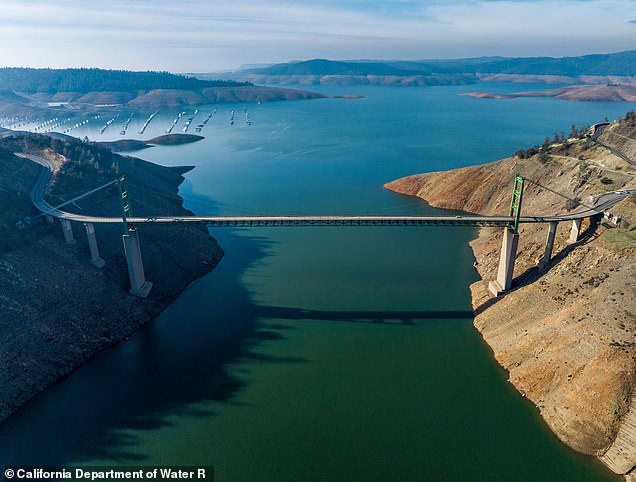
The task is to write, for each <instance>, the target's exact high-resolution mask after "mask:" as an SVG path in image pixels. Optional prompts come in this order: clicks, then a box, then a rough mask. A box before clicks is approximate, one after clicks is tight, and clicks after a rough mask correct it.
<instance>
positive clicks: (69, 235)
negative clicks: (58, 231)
mask: <svg viewBox="0 0 636 482" xmlns="http://www.w3.org/2000/svg"><path fill="white" fill-rule="evenodd" d="M60 222H61V223H62V232H63V233H64V240H65V241H66V242H67V243H68V244H75V238H74V237H73V227H72V225H71V222H70V221H69V220H68V219H60Z"/></svg>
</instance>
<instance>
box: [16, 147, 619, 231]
mask: <svg viewBox="0 0 636 482" xmlns="http://www.w3.org/2000/svg"><path fill="white" fill-rule="evenodd" d="M22 157H25V158H28V159H30V160H31V161H33V162H35V163H37V164H40V165H41V166H43V167H44V168H45V169H42V173H41V175H40V177H39V178H38V180H37V182H36V183H35V185H34V187H33V190H32V191H31V200H32V201H33V204H34V205H35V206H36V207H37V208H38V209H39V210H40V211H41V212H43V213H44V214H48V215H50V216H53V217H56V218H59V219H67V220H69V221H77V222H83V223H94V224H104V223H105V224H121V223H122V218H121V217H98V216H87V215H82V214H75V213H69V212H66V211H61V210H60V209H59V207H58V208H55V207H53V206H51V205H50V204H49V203H48V202H47V201H46V200H45V199H44V188H45V186H46V185H47V184H48V182H49V180H50V178H51V170H52V167H53V166H52V165H51V163H50V161H48V160H46V159H43V158H41V157H38V156H32V155H29V156H27V155H24V154H22ZM103 187H104V186H101V187H99V188H96V189H93V190H92V191H89V193H90V192H94V191H96V190H99V189H101V188H103ZM627 195H629V193H628V192H624V193H622V194H619V193H608V194H605V195H603V196H601V197H599V198H598V199H597V200H596V202H595V204H594V206H592V207H586V208H584V209H583V210H580V211H577V212H574V213H571V214H566V215H561V216H522V217H521V218H520V219H519V222H520V223H550V222H563V221H569V220H573V219H582V218H586V217H590V216H594V215H596V214H599V213H602V212H603V211H604V210H606V209H609V208H610V207H611V206H613V205H614V204H616V203H617V202H619V201H620V200H622V199H623V198H624V197H626V196H627ZM75 199H77V198H75ZM70 202H71V201H67V202H66V203H64V204H68V203H70ZM60 207H61V206H60ZM513 221H514V218H512V217H509V216H475V215H460V216H400V215H398V216H382V215H368V216H319V215H316V216H302V215H300V216H291V215H290V216H157V217H132V218H128V222H129V223H133V224H160V225H166V224H176V223H202V224H207V225H208V226H217V227H235V226H238V227H243V226H272V227H273V226H500V227H501V226H510V225H511V223H512V222H513Z"/></svg>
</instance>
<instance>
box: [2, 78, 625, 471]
mask: <svg viewBox="0 0 636 482" xmlns="http://www.w3.org/2000/svg"><path fill="white" fill-rule="evenodd" d="M533 87H535V86H525V85H524V86H519V85H493V86H487V85H486V86H480V90H486V89H492V90H494V91H498V92H501V91H509V92H510V91H517V90H530V89H532V88H533ZM319 88H320V89H321V90H322V91H325V92H327V93H333V94H345V93H351V94H360V95H363V96H364V98H363V99H357V100H351V99H322V100H313V101H302V102H283V103H271V104H261V105H253V104H249V105H246V106H245V107H246V108H247V111H248V115H249V120H250V121H251V125H248V124H247V122H245V119H247V118H246V117H245V116H244V111H243V104H238V105H230V106H226V105H224V106H220V107H219V106H217V109H218V110H217V113H216V114H215V115H214V116H213V117H212V118H211V120H210V122H209V123H208V124H207V125H206V127H205V128H204V129H203V130H202V132H201V134H203V135H205V136H206V139H205V140H204V141H201V142H199V143H195V144H190V145H185V146H176V147H174V146H173V147H161V148H159V147H155V148H152V149H150V150H146V151H142V152H141V153H139V155H140V156H141V157H144V158H146V159H149V160H152V161H155V162H159V163H162V164H165V165H183V164H191V165H195V166H196V169H194V170H193V171H191V172H190V173H188V174H187V181H186V183H184V185H183V186H182V194H183V196H184V197H185V199H186V205H187V206H188V207H189V208H190V209H192V210H193V211H195V212H196V213H199V214H217V213H218V214H257V213H272V214H275V213H351V214H366V213H378V214H392V213H406V214H415V213H439V212H440V211H438V210H435V209H432V208H430V207H428V206H427V205H426V204H425V203H423V202H421V201H419V200H414V199H411V198H407V197H404V196H400V195H396V194H393V193H390V192H388V191H386V190H384V189H383V188H382V185H383V184H384V183H385V182H388V181H390V180H392V179H395V178H397V177H400V176H404V175H408V174H412V173H416V172H425V171H434V170H442V169H450V168H453V167H460V166H466V165H471V164H479V163H483V162H488V161H492V160H496V159H498V158H502V157H506V156H508V155H510V154H511V153H512V152H514V151H515V150H516V149H519V148H525V147H528V146H529V145H533V144H540V143H541V142H542V141H543V139H544V138H545V137H546V136H547V135H549V136H551V135H552V133H553V132H554V131H558V132H560V131H566V132H567V131H568V130H569V128H570V125H571V124H577V125H584V124H590V123H593V122H598V121H601V120H603V118H604V117H606V116H607V117H609V118H614V117H617V116H620V115H623V114H624V113H625V112H627V111H628V110H629V109H630V108H633V105H631V106H630V105H626V104H610V103H574V102H566V101H560V100H555V99H514V100H499V101H497V100H478V99H472V98H466V97H459V96H457V94H458V93H460V92H465V91H470V90H474V88H471V87H431V88H391V87H346V88H345V87H319ZM232 109H233V110H234V111H235V122H234V125H230V123H229V119H230V110H232ZM200 110H201V113H200V114H199V116H202V117H201V118H204V117H205V116H207V114H208V113H209V112H211V111H212V107H205V106H204V107H201V108H200ZM191 112H192V110H189V111H188V113H189V114H191ZM175 114H176V113H175V112H162V113H160V115H158V116H157V117H156V119H155V120H153V123H151V125H150V127H149V128H148V130H147V131H146V133H145V137H146V138H150V137H153V136H156V135H159V134H161V133H163V132H164V131H165V129H166V127H168V126H169V125H170V123H171V122H172V119H173V118H174V116H175ZM186 117H187V116H186ZM138 122H139V126H136V125H135V124H134V122H133V123H131V127H130V130H129V133H134V132H136V130H137V129H138V128H139V127H140V125H141V123H142V122H143V117H142V116H139V120H138ZM196 124H198V122H197V119H196V118H195V120H194V122H193V126H194V125H196ZM99 127H100V126H99V124H95V125H91V126H89V128H88V129H86V130H84V131H81V132H78V134H80V135H88V136H89V137H91V138H94V139H100V135H99V132H98V131H99ZM176 131H179V130H178V129H177V130H176ZM102 137H103V138H107V137H110V138H116V137H117V132H116V130H114V131H113V132H112V133H110V134H108V132H107V133H106V135H104V136H102ZM132 196H133V202H134V193H133V194H132ZM142 229H143V228H141V229H140V231H141V233H140V235H141V238H142V249H143V230H142ZM212 234H213V235H214V236H216V237H217V238H218V239H219V241H220V243H221V245H222V246H223V247H224V249H225V250H226V256H225V258H224V259H223V260H222V262H221V264H220V265H219V266H218V267H217V269H215V270H214V271H213V272H212V273H211V274H210V275H208V276H206V277H204V278H202V279H200V280H198V281H197V282H195V283H194V284H193V285H192V286H191V287H190V288H189V289H188V290H187V291H186V292H185V293H184V294H183V295H182V296H181V297H180V298H179V299H178V300H177V301H176V302H175V303H174V304H173V305H171V306H170V307H169V308H168V309H167V310H166V311H165V312H164V313H163V314H162V315H161V316H159V317H158V318H157V319H156V320H155V321H154V322H153V323H151V324H149V325H148V326H147V327H145V328H144V329H142V330H140V332H139V333H137V334H136V335H135V336H134V337H133V338H131V339H130V340H129V341H127V342H125V343H123V344H121V345H120V346H118V347H116V348H114V349H112V350H110V351H109V352H107V353H105V354H103V355H101V356H99V357H98V358H97V359H95V360H93V361H92V362H91V363H89V364H87V365H85V366H84V367H82V368H81V369H80V370H78V371H76V372H75V373H74V374H73V375H71V376H70V377H68V378H67V379H65V380H64V381H63V382H61V383H59V384H57V385H56V386H54V387H53V388H51V389H49V390H47V391H46V392H45V393H43V394H42V395H41V396H38V397H36V399H35V400H33V401H32V402H31V403H29V404H28V405H27V406H25V407H24V408H23V409H22V410H21V411H19V412H18V413H17V414H16V415H15V416H14V417H13V418H12V419H10V420H9V421H8V422H6V423H5V424H4V425H3V426H2V427H0V462H4V463H5V464H6V463H30V464H40V463H42V464H45V463H46V464H67V465H73V464H78V463H92V464H106V463H109V464H110V463H112V464H120V465H135V464H143V465H151V464H159V463H161V464H181V465H198V464H200V465H214V466H215V470H216V474H217V479H218V480H222V481H282V480H284V481H287V480H289V481H296V480H297V481H309V480H330V481H355V480H365V481H367V480H377V481H385V480H404V481H408V480H413V481H420V480H480V481H492V480H502V481H504V480H505V481H507V480H527V481H536V480H553V481H562V480H589V481H599V480H615V477H614V476H612V474H611V473H610V472H609V471H607V469H605V468H604V467H602V466H601V464H600V463H598V462H596V460H594V459H592V458H588V457H584V456H581V455H579V454H576V453H574V452H572V451H570V450H569V449H567V448H566V447H565V446H563V445H562V444H561V443H560V442H558V440H557V439H556V437H554V436H553V435H552V434H551V433H550V432H549V430H548V429H547V428H546V427H545V425H544V424H543V422H542V421H541V419H540V417H539V416H538V413H537V410H536V409H535V408H534V407H533V406H532V405H531V404H530V403H529V402H527V401H526V400H525V399H523V398H522V397H520V396H519V395H518V394H517V393H516V392H515V391H514V390H513V389H512V388H511V386H510V385H509V384H508V383H507V382H506V374H505V372H503V370H501V369H500V368H499V367H498V366H497V365H496V363H495V362H494V360H493V359H492V355H491V352H490V350H489V348H488V347H487V346H486V345H485V344H484V343H483V341H482V340H481V338H480V337H479V335H478V334H477V332H476V330H475V329H474V328H473V327H472V312H471V305H470V297H469V292H468V285H469V284H470V283H471V282H473V281H475V280H476V279H477V276H476V273H475V271H474V269H473V268H472V262H473V257H472V253H471V251H470V248H469V246H468V242H469V240H470V239H472V238H473V237H474V236H475V234H476V233H475V231H474V230H473V229H466V228H430V227H428V228H276V229H273V228H270V229H265V228H263V229H242V230H218V231H216V230H215V231H214V232H213V233H212ZM0 465H2V464H0Z"/></svg>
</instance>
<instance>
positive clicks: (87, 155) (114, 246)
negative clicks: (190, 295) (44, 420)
mask: <svg viewBox="0 0 636 482" xmlns="http://www.w3.org/2000/svg"><path fill="white" fill-rule="evenodd" d="M20 151H21V152H28V153H32V154H38V155H40V156H43V157H47V158H49V159H50V160H52V161H53V162H54V164H55V166H56V172H55V175H54V177H53V183H52V185H51V186H50V188H49V189H48V191H47V198H48V200H49V201H50V203H51V204H53V205H56V204H59V203H60V202H61V200H62V199H68V198H69V196H70V195H71V193H77V192H83V191H85V190H87V188H88V186H91V185H92V186H93V187H94V186H96V185H100V184H103V183H104V182H107V181H108V180H111V179H113V178H114V177H116V175H119V174H126V175H127V176H128V182H129V189H130V192H131V198H132V200H133V209H134V210H135V213H136V214H139V215H162V214H176V215H180V214H188V213H189V211H187V210H186V209H184V208H183V207H182V200H181V198H180V197H179V196H178V193H177V189H178V186H179V184H180V183H181V182H182V181H183V177H182V174H183V173H184V172H186V171H187V170H189V169H190V168H163V167H160V166H157V165H154V164H151V163H148V162H145V161H142V160H141V159H135V158H131V157H123V156H119V155H116V154H113V153H112V152H111V151H109V150H107V149H104V148H102V147H99V146H92V145H88V144H85V143H82V142H79V141H78V140H74V139H72V138H66V139H53V138H49V137H45V136H39V135H33V134H15V135H9V136H7V137H4V138H2V139H0V173H1V174H0V202H2V203H3V206H5V208H6V209H4V210H3V213H2V215H0V239H2V240H3V241H2V243H0V286H2V291H1V292H0V333H1V334H0V420H2V419H4V418H6V417H7V416H8V415H10V414H11V413H12V412H13V411H14V410H15V409H16V408H17V407H19V406H20V405H21V404H22V403H24V402H25V401H26V400H28V399H29V398H31V397H32V396H33V395H35V394H36V393H37V392H38V391H40V390H42V389H44V388H45V387H47V386H48V385H50V384H51V383H53V382H55V381H56V380H57V379H59V378H60V377H62V376H64V375H66V374H68V373H70V372H71V371H72V370H73V369H74V368H76V367H77V366H79V365H80V364H82V363H84V362H85V361H86V360H88V359H89V358H91V357H92V356H94V355H95V354H97V353H98V352H99V351H101V350H103V349H105V348H108V347H110V346H112V345H114V344H116V343H118V342H120V341H121V340H123V339H125V338H127V337H128V336H130V335H131V334H132V333H133V332H134V331H135V330H136V329H137V328H139V327H140V326H141V325H142V324H144V323H146V322H147V321H149V320H151V319H152V318H154V317H155V316H156V315H157V314H159V313H160V312H161V311H162V310H163V309H164V308H165V307H166V306H167V305H168V304H169V303H170V302H172V301H173V300H174V299H175V298H176V297H177V296H178V295H179V294H180V293H181V292H182V291H183V290H184V289H185V288H186V287H187V286H188V284H189V283H190V282H192V281H193V280H194V279H196V278H197V277H200V276H202V275H203V274H205V273H207V272H208V271H210V270H211V269H212V268H213V267H214V266H215V265H216V263H217V262H218V261H219V259H220V258H221V256H222V255H223V251H222V250H221V248H220V247H219V246H218V244H217V243H216V241H215V240H214V239H213V238H211V237H210V236H209V234H208V232H207V230H206V229H205V228H204V227H202V226H185V225H179V226H164V227H160V226H156V227H144V226H141V227H139V228H138V232H139V236H140V243H141V250H142V256H143V261H144V267H145V271H146V277H147V278H148V279H150V280H151V281H153V282H154V286H153V289H152V291H151V292H150V295H149V296H148V298H145V299H141V298H137V297H134V296H132V295H130V294H129V293H128V289H129V287H130V286H129V280H128V275H127V268H126V261H125V258H124V254H123V248H122V241H121V226H119V225H113V226H107V225H96V226H95V230H96V233H97V242H98V245H99V249H100V255H101V257H102V258H104V259H105V261H106V266H105V267H104V268H103V269H101V270H99V269H96V268H94V267H93V266H92V265H91V264H90V262H89V260H90V256H89V250H88V246H87V240H86V234H85V232H84V227H83V226H82V225H80V224H78V223H75V224H74V226H73V230H74V236H75V239H76V241H77V242H76V243H75V244H72V245H69V244H66V243H65V241H64V239H63V237H62V232H61V228H60V226H59V224H58V223H57V222H56V223H55V224H51V225H49V224H47V222H46V221H45V219H44V217H43V216H39V214H38V213H37V211H35V209H34V208H33V206H32V205H31V202H30V200H29V192H30V190H31V188H32V186H33V184H34V182H35V180H36V179H37V177H38V169H40V168H39V167H38V166H36V165H35V164H33V163H32V162H30V161H28V160H26V159H22V158H18V157H16V156H14V155H13V152H20ZM118 204H119V200H118V191H117V188H111V189H106V190H103V191H101V192H99V193H97V194H96V195H93V196H91V197H87V198H85V199H82V200H81V201H78V202H77V205H75V206H73V208H72V209H75V210H78V211H79V210H81V212H83V213H91V214H97V215H115V216H116V215H117V213H118V212H120V208H119V207H118ZM69 206H70V205H69ZM69 209H70V208H69Z"/></svg>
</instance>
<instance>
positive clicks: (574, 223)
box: [568, 219, 583, 244]
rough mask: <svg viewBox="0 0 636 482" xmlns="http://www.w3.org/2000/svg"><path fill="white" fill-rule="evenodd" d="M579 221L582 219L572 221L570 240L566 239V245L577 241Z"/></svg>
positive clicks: (579, 230)
mask: <svg viewBox="0 0 636 482" xmlns="http://www.w3.org/2000/svg"><path fill="white" fill-rule="evenodd" d="M581 221H583V220H582V219H573V220H572V230H571V231H570V238H569V239H568V243H570V244H573V243H576V242H577V241H578V240H579V234H581Z"/></svg>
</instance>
